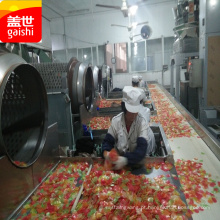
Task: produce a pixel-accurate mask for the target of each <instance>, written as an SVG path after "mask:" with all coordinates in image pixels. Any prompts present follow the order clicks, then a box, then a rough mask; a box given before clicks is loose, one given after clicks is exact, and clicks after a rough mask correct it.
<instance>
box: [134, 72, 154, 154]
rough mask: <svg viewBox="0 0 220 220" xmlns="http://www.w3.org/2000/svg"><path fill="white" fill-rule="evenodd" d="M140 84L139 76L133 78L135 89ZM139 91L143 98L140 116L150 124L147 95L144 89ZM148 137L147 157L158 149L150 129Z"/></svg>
mask: <svg viewBox="0 0 220 220" xmlns="http://www.w3.org/2000/svg"><path fill="white" fill-rule="evenodd" d="M138 83H139V77H138V76H132V86H133V87H135V88H138ZM139 89H140V91H141V94H142V97H141V104H142V105H141V108H140V111H139V114H141V115H142V116H143V117H144V118H145V120H146V123H147V124H149V123H150V109H149V108H148V107H145V106H144V105H143V104H144V101H146V100H147V97H146V95H145V92H144V90H143V89H142V88H139ZM148 135H149V140H148V150H147V152H146V155H147V156H149V155H150V154H151V152H154V151H155V148H156V142H155V137H154V133H153V131H152V130H151V128H150V129H149V134H148Z"/></svg>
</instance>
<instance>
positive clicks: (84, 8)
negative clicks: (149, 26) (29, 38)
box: [42, 0, 177, 20]
mask: <svg viewBox="0 0 220 220" xmlns="http://www.w3.org/2000/svg"><path fill="white" fill-rule="evenodd" d="M176 1H177V0H62V1H61V0H42V16H43V17H44V18H46V19H48V20H51V19H54V18H61V17H70V16H77V15H85V14H92V13H103V12H108V11H112V10H117V11H118V12H119V13H121V12H123V13H124V11H122V10H121V7H122V6H123V4H126V7H129V6H132V5H135V4H138V5H139V6H144V5H146V6H147V5H148V4H160V3H163V2H176ZM97 5H98V6H97ZM102 5H104V6H105V5H106V6H108V7H102ZM125 15H126V13H124V16H125ZM125 17H126V16H125Z"/></svg>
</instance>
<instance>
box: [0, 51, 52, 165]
mask: <svg viewBox="0 0 220 220" xmlns="http://www.w3.org/2000/svg"><path fill="white" fill-rule="evenodd" d="M1 64H2V65H1ZM0 66H1V67H0V77H1V78H0V81H1V84H0V94H1V97H0V106H1V109H0V116H1V118H0V121H1V127H0V154H2V155H4V154H6V155H7V156H8V158H9V159H10V160H11V162H12V163H13V164H15V165H16V166H18V167H28V166H30V165H31V164H33V163H34V162H35V161H36V160H37V158H38V157H39V155H40V153H41V151H42V149H43V146H44V143H45V139H46V132H47V122H48V104H47V93H46V90H45V87H44V83H43V81H42V79H41V77H40V74H39V72H38V71H37V70H36V69H35V68H34V67H33V66H31V65H29V64H27V63H26V62H25V61H24V60H23V59H22V58H21V57H19V56H17V55H15V54H9V53H8V54H4V55H2V56H0Z"/></svg>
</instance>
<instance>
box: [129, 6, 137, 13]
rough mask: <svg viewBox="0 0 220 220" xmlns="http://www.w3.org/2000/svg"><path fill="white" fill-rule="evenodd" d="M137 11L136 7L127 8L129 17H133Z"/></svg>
mask: <svg viewBox="0 0 220 220" xmlns="http://www.w3.org/2000/svg"><path fill="white" fill-rule="evenodd" d="M137 9H138V6H137V5H132V6H131V7H130V8H129V12H130V14H131V15H135V14H136V12H137Z"/></svg>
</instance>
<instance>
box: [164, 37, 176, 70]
mask: <svg viewBox="0 0 220 220" xmlns="http://www.w3.org/2000/svg"><path fill="white" fill-rule="evenodd" d="M173 43H174V37H165V38H164V64H165V65H168V66H169V65H170V62H171V61H170V56H171V55H172V54H173Z"/></svg>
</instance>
